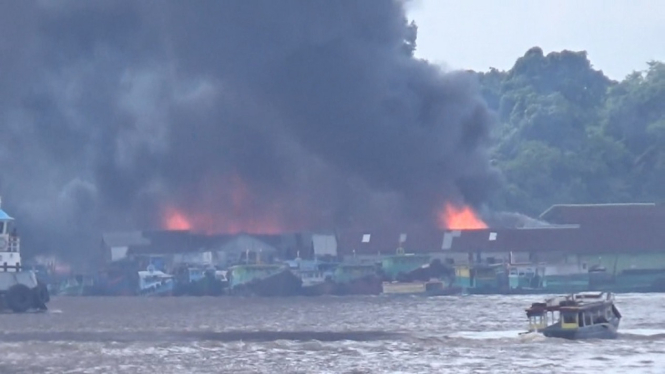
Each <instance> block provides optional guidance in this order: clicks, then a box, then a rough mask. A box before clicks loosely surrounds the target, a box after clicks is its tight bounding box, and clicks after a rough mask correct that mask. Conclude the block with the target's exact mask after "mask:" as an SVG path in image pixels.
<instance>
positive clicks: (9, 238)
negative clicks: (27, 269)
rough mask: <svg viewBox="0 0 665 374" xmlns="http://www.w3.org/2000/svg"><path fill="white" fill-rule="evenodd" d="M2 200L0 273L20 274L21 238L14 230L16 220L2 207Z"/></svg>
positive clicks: (0, 209)
mask: <svg viewBox="0 0 665 374" xmlns="http://www.w3.org/2000/svg"><path fill="white" fill-rule="evenodd" d="M1 203H2V201H1V200H0V272H18V271H20V270H21V253H20V245H19V244H20V242H19V237H18V235H17V234H16V230H15V229H14V228H13V224H14V218H12V217H10V216H9V214H7V213H6V212H5V211H4V210H2V207H1Z"/></svg>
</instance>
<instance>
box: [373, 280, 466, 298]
mask: <svg viewBox="0 0 665 374" xmlns="http://www.w3.org/2000/svg"><path fill="white" fill-rule="evenodd" d="M382 287H383V292H382V294H384V295H424V296H444V295H459V294H461V293H462V288H461V287H456V286H451V285H447V284H446V283H445V282H443V281H441V280H438V279H431V280H429V281H427V282H422V281H414V282H397V281H393V282H383V285H382Z"/></svg>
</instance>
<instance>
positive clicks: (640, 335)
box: [446, 329, 665, 342]
mask: <svg viewBox="0 0 665 374" xmlns="http://www.w3.org/2000/svg"><path fill="white" fill-rule="evenodd" d="M446 338H449V339H472V340H499V339H519V340H521V341H523V342H537V341H544V340H548V339H555V338H547V337H546V336H544V335H543V334H542V333H539V332H525V331H524V330H521V331H519V330H509V331H458V332H455V333H452V334H449V335H446ZM618 339H621V340H665V330H656V329H623V330H619V336H618ZM556 340H560V339H556Z"/></svg>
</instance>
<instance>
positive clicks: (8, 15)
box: [0, 0, 498, 254]
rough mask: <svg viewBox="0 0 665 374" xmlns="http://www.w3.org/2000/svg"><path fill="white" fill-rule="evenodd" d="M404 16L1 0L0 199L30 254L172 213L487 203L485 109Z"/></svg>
mask: <svg viewBox="0 0 665 374" xmlns="http://www.w3.org/2000/svg"><path fill="white" fill-rule="evenodd" d="M415 31H416V30H415V28H413V27H410V25H409V23H408V22H407V20H406V16H405V9H404V4H403V2H401V1H390V0H385V1H380V0H366V1H355V0H353V1H352V0H349V1H345V0H336V1H328V0H283V1H273V0H265V1H261V0H247V1H245V0H243V1H240V0H238V1H232V0H230V1H215V0H210V1H205V0H202V1H196V2H189V1H188V2H184V1H165V0H159V1H156V0H155V1H141V2H137V1H14V2H5V3H3V4H2V5H1V6H0V35H2V38H0V131H1V134H2V135H1V137H0V160H1V161H2V165H3V169H2V173H0V193H1V194H2V196H3V198H4V202H3V207H4V208H6V210H8V211H9V213H10V214H12V215H13V216H15V217H16V218H17V220H18V224H19V233H22V234H23V237H24V248H25V246H28V247H27V248H25V250H26V251H28V252H31V253H36V252H48V251H55V252H57V253H61V254H64V253H68V254H73V253H76V254H83V253H86V254H88V253H92V252H95V251H97V249H98V245H99V240H100V234H101V232H103V231H106V230H121V229H143V228H155V227H159V226H161V225H163V223H164V217H165V215H166V214H168V212H174V211H177V212H180V213H182V214H184V215H186V217H188V219H189V220H190V221H192V222H193V223H194V226H201V228H205V229H211V230H213V231H229V230H253V231H261V230H263V229H265V230H268V231H271V230H272V231H274V230H298V229H308V228H332V227H352V228H361V227H362V228H368V227H375V226H380V225H402V226H408V225H415V224H417V225H424V224H434V223H435V222H436V220H435V219H434V218H433V217H434V214H435V212H436V211H437V210H439V209H440V208H441V206H442V204H443V203H444V202H445V201H453V200H454V201H458V202H462V201H463V202H467V203H471V204H475V205H478V204H482V202H483V201H485V199H486V198H487V196H488V193H489V192H490V191H491V190H492V189H493V188H494V187H496V186H497V183H498V182H497V181H498V177H497V174H496V173H495V172H494V171H493V170H492V169H491V168H490V166H489V160H488V155H487V147H488V144H489V131H490V129H491V127H492V124H493V117H492V115H491V114H490V113H489V112H488V110H487V108H486V107H485V104H484V102H483V101H482V99H481V97H480V96H479V93H478V91H477V87H476V82H475V81H474V79H473V77H472V76H469V75H467V74H464V73H459V72H443V71H441V70H440V69H439V68H437V67H436V66H433V65H431V64H429V63H427V62H426V61H424V60H419V59H416V58H414V57H413V54H412V49H413V48H414V46H415V45H417V42H416V41H415V34H416V33H415ZM416 48H417V47H416ZM203 226H206V227H203Z"/></svg>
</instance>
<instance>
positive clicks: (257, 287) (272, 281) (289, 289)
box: [231, 269, 302, 297]
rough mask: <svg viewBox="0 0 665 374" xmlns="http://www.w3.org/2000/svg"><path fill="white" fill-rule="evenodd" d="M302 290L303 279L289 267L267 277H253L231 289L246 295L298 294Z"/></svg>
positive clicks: (236, 293)
mask: <svg viewBox="0 0 665 374" xmlns="http://www.w3.org/2000/svg"><path fill="white" fill-rule="evenodd" d="M301 290H302V280H301V279H300V278H299V277H298V276H296V275H295V274H293V272H291V271H290V270H288V269H284V270H283V271H280V272H279V273H277V274H274V275H271V276H269V277H266V278H261V279H253V280H251V281H249V282H247V283H244V284H241V285H237V286H235V287H233V289H232V290H231V294H232V295H244V296H264V297H274V296H297V295H299V294H300V293H301Z"/></svg>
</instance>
